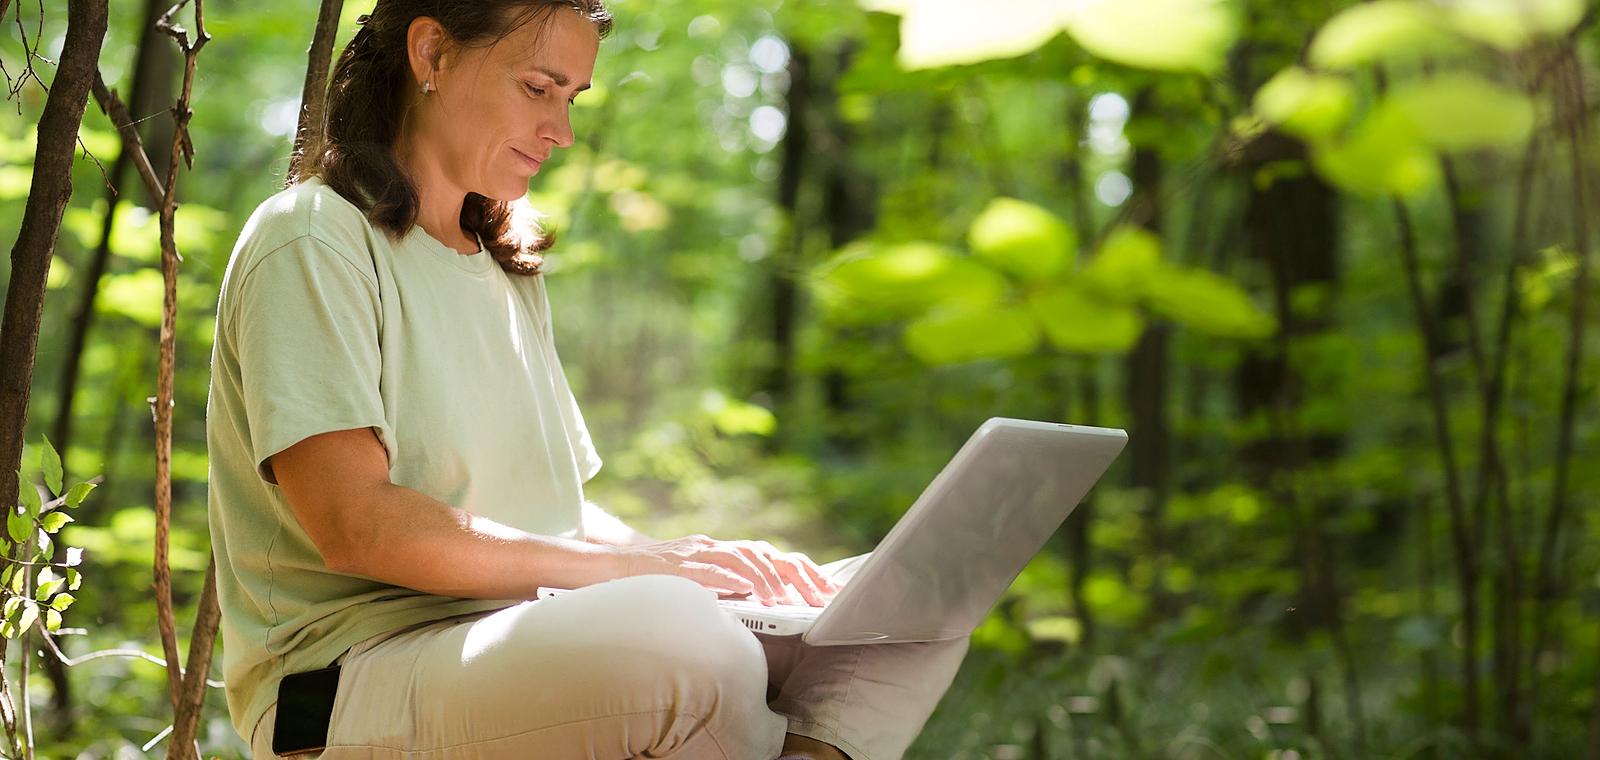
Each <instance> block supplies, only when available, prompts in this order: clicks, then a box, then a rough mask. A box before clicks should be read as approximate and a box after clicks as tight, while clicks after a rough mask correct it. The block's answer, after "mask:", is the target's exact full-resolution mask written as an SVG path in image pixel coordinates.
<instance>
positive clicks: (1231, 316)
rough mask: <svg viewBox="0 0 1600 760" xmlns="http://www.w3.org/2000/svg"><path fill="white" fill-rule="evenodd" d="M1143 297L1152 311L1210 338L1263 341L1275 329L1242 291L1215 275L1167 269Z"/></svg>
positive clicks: (1205, 272)
mask: <svg viewBox="0 0 1600 760" xmlns="http://www.w3.org/2000/svg"><path fill="white" fill-rule="evenodd" d="M1145 297H1146V299H1147V301H1146V303H1147V304H1148V305H1149V307H1150V309H1151V310H1152V311H1155V312H1158V313H1160V314H1164V315H1166V316H1167V317H1168V318H1170V319H1172V320H1173V321H1175V322H1178V323H1180V324H1183V325H1185V326H1187V327H1191V328H1194V329H1196V330H1199V331H1200V332H1204V333H1209V334H1211V335H1218V336H1222V337H1229V338H1264V337H1266V336H1268V335H1271V334H1272V333H1273V331H1274V330H1276V329H1277V320H1275V319H1273V318H1272V317H1271V316H1270V315H1268V314H1266V313H1265V312H1263V311H1261V310H1260V309H1258V308H1256V305H1255V303H1254V302H1252V301H1251V300H1250V296H1249V295H1248V294H1247V293H1245V292H1244V289H1243V288H1241V287H1239V286H1238V285H1237V284H1235V283H1234V282H1232V281H1231V280H1228V279H1227V278H1225V277H1222V276H1221V275H1218V274H1216V273H1215V272H1207V271H1205V270H1200V269H1189V270H1176V269H1174V270H1168V271H1167V272H1164V273H1163V274H1162V275H1161V276H1160V277H1157V278H1155V279H1154V280H1152V281H1151V282H1150V284H1149V286H1148V288H1147V289H1146V291H1145Z"/></svg>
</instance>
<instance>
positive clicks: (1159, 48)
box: [951, 0, 1238, 74]
mask: <svg viewBox="0 0 1600 760" xmlns="http://www.w3.org/2000/svg"><path fill="white" fill-rule="evenodd" d="M951 5H954V6H957V7H961V8H962V9H963V10H964V11H966V12H967V13H968V14H971V13H972V11H973V8H972V7H971V6H966V5H962V4H960V3H952V4H951ZM1061 5H1062V7H1064V8H1068V9H1069V10H1068V12H1067V33H1068V34H1071V35H1072V38H1073V39H1074V40H1076V41H1077V42H1078V44H1079V45H1082V46H1083V49H1084V50H1087V51H1089V52H1090V53H1092V54H1094V55H1096V56H1099V57H1101V58H1104V59H1106V60H1109V61H1115V62H1116V63H1120V64H1123V65H1125V66H1133V67H1135V68H1141V69H1157V70H1161V71H1197V72H1200V73H1203V74H1211V73H1216V72H1217V71H1219V70H1221V68H1222V64H1223V61H1224V59H1225V58H1226V56H1227V53H1228V49H1229V48H1231V47H1233V41H1234V38H1235V37H1236V36H1237V34H1238V20H1237V14H1236V12H1235V7H1234V4H1233V3H1231V2H1225V1H1223V0H1084V2H1079V3H1065V2H1063V3H1061ZM978 15H981V14H978ZM1002 18H1003V16H1002ZM1008 23H1010V21H1009V20H1008Z"/></svg>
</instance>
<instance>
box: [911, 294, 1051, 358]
mask: <svg viewBox="0 0 1600 760" xmlns="http://www.w3.org/2000/svg"><path fill="white" fill-rule="evenodd" d="M905 344H906V349H907V350H908V351H910V352H911V355H912V356H915V357H917V358H918V359H919V360H921V361H922V362H924V363H926V364H932V365H940V364H956V363H958V362H967V361H975V360H979V359H1011V358H1015V357H1018V356H1024V355H1026V354H1028V353H1031V352H1032V351H1033V350H1034V348H1036V347H1037V346H1038V345H1039V325H1038V323H1037V322H1036V321H1035V320H1034V319H1033V316H1032V315H1030V314H1028V313H1027V312H1025V311H1023V310H1021V309H1018V308H1016V307H1012V306H996V307H992V308H988V309H971V310H941V311H935V312H931V313H929V314H927V315H924V316H922V317H920V318H918V319H917V320H916V321H914V322H912V323H911V324H909V325H906V331H905Z"/></svg>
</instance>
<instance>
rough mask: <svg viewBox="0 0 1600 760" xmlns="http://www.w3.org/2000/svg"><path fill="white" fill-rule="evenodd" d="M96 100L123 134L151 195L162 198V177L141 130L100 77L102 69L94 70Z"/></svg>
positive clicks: (118, 131) (134, 164)
mask: <svg viewBox="0 0 1600 760" xmlns="http://www.w3.org/2000/svg"><path fill="white" fill-rule="evenodd" d="M94 100H95V102H96V103H98V104H100V110H101V111H102V112H103V113H105V115H106V116H107V117H108V118H110V119H111V124H112V126H114V127H116V128H117V134H120V135H122V150H123V151H124V152H126V153H127V154H128V155H129V156H131V157H132V158H133V166H134V168H135V169H138V170H139V177H140V178H141V179H143V180H144V186H145V189H146V190H149V191H150V196H151V197H153V198H160V197H161V196H163V195H165V194H166V193H165V192H164V191H163V190H162V187H161V178H160V177H157V176H156V169H155V167H154V166H152V165H151V164H150V156H149V154H147V153H145V150H144V139H143V138H141V137H139V130H137V129H134V128H133V125H134V123H135V122H134V120H133V117H132V116H131V115H129V113H128V107H127V106H125V105H123V104H122V101H121V100H120V99H119V98H118V97H117V93H115V92H113V91H112V90H111V89H110V88H108V87H106V83H105V80H104V79H101V78H100V70H99V69H96V70H95V72H94Z"/></svg>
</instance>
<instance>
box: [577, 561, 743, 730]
mask: <svg viewBox="0 0 1600 760" xmlns="http://www.w3.org/2000/svg"><path fill="white" fill-rule="evenodd" d="M586 591H587V592H589V593H592V594H594V595H595V597H596V598H595V599H594V600H593V601H594V602H595V603H597V604H598V605H599V606H600V607H601V608H602V609H604V612H603V613H600V614H598V615H597V617H599V618H600V619H599V620H595V621H594V623H596V624H600V625H606V626H607V627H608V628H609V630H605V631H603V632H601V631H597V632H596V636H597V638H596V639H595V641H594V643H596V644H597V645H600V646H601V647H603V649H602V651H598V652H596V653H595V654H596V655H597V659H598V660H600V668H601V670H602V672H604V674H605V676H606V677H609V678H615V679H617V681H615V682H616V683H634V684H637V685H639V686H641V687H647V688H648V687H654V688H657V689H659V688H661V687H663V686H669V685H670V688H671V693H672V697H673V699H674V701H675V702H677V703H678V704H679V705H680V706H682V707H685V708H689V709H692V710H694V711H696V712H700V714H702V715H703V714H705V712H709V711H711V710H714V709H716V706H717V705H718V704H721V703H723V702H724V701H725V700H729V699H734V700H739V701H741V702H745V701H748V702H754V703H756V704H764V703H765V700H766V690H767V661H766V654H765V652H764V651H763V649H762V647H761V642H760V641H758V640H757V639H756V637H755V634H753V633H751V632H750V631H749V630H747V629H745V628H744V626H742V625H740V624H739V622H738V621H737V620H735V619H734V618H733V617H732V616H730V615H728V614H727V613H726V612H725V611H723V610H722V608H720V607H719V606H717V603H716V595H715V594H714V593H713V592H711V591H709V590H707V589H705V588H703V587H701V586H700V585H699V584H697V583H695V582H694V581H691V580H688V579H685V578H679V577H674V576H666V575H646V576H635V577H631V578H622V579H618V580H615V581H610V582H607V583H602V584H599V585H596V586H593V587H590V588H589V589H586Z"/></svg>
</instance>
